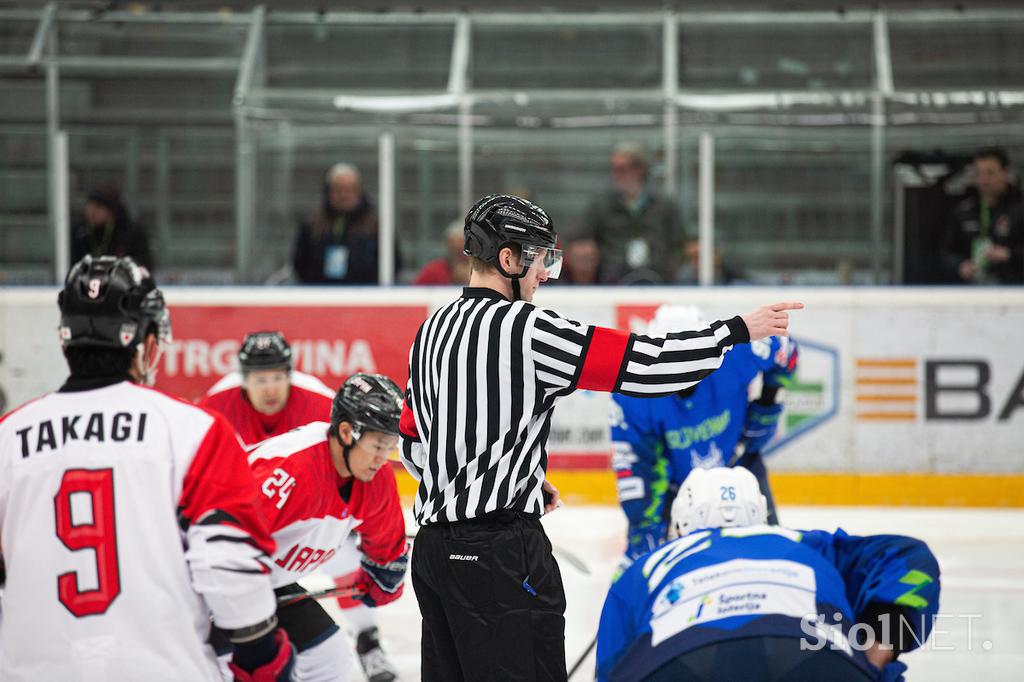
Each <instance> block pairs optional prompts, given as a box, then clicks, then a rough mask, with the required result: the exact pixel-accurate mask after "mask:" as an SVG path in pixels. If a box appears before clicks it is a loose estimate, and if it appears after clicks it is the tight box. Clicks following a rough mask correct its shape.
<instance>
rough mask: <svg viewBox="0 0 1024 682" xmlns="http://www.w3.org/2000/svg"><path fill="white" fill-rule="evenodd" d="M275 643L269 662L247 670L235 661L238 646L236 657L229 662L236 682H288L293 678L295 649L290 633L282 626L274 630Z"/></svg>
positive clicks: (236, 655)
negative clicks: (274, 650) (289, 637)
mask: <svg viewBox="0 0 1024 682" xmlns="http://www.w3.org/2000/svg"><path fill="white" fill-rule="evenodd" d="M273 645H274V646H276V647H277V652H276V653H275V654H274V657H273V658H272V659H271V660H270V662H269V663H265V664H263V665H261V666H259V667H258V668H255V669H254V670H245V669H243V668H241V667H239V666H238V665H237V664H236V663H235V660H238V658H239V648H240V647H236V649H235V659H234V660H232V661H230V662H229V663H228V668H230V669H231V674H232V675H234V677H235V682H288V680H290V679H291V678H292V668H294V667H295V650H294V648H293V647H292V644H291V642H289V641H288V634H287V633H286V632H285V631H284V630H282V629H281V628H277V630H275V631H274V634H273Z"/></svg>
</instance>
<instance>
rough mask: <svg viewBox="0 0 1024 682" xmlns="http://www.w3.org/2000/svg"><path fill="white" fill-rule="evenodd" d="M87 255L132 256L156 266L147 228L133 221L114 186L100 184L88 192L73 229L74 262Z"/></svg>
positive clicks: (72, 251) (150, 265)
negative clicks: (147, 236)
mask: <svg viewBox="0 0 1024 682" xmlns="http://www.w3.org/2000/svg"><path fill="white" fill-rule="evenodd" d="M85 256H93V257H94V258H95V257H98V256H117V257H118V258H124V257H125V256H129V257H130V258H131V259H132V260H134V261H135V262H136V263H137V264H139V265H141V266H143V267H145V268H146V269H148V270H150V271H152V269H153V256H152V254H151V253H150V250H149V240H148V239H147V238H146V231H145V230H144V229H142V227H141V226H140V225H136V224H135V223H133V222H132V220H131V218H130V217H129V216H128V210H127V209H126V208H125V207H124V204H123V203H121V195H120V193H119V192H118V191H117V188H115V187H113V186H111V185H99V186H97V187H96V188H94V189H93V190H92V191H91V192H89V196H88V198H87V199H86V202H85V208H83V209H82V219H81V221H79V222H78V223H76V224H75V226H74V228H73V229H72V231H71V262H72V263H77V262H78V261H80V260H82V258H84V257H85Z"/></svg>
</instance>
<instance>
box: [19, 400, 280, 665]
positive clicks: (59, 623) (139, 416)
mask: <svg viewBox="0 0 1024 682" xmlns="http://www.w3.org/2000/svg"><path fill="white" fill-rule="evenodd" d="M273 548H274V545H273V540H272V539H271V537H270V535H269V532H268V530H267V526H266V521H265V520H264V519H263V518H262V515H261V514H260V513H259V501H258V492H257V489H256V486H255V484H254V481H253V480H252V477H251V475H250V474H249V470H248V467H247V466H246V461H245V454H244V452H243V450H242V448H241V446H240V444H239V442H238V439H237V437H236V436H235V434H234V432H233V430H232V429H231V427H230V426H229V425H228V423H227V422H226V421H225V420H224V418H223V417H221V416H219V415H214V414H212V413H209V412H206V411H204V410H201V409H199V408H197V407H195V406H193V405H190V404H188V403H185V402H183V401H179V400H177V399H175V398H171V397H169V396H167V395H164V394H163V393H160V392H158V391H154V390H151V389H147V388H143V387H140V386H137V385H135V384H132V383H129V382H127V381H122V382H119V383H114V384H111V385H107V386H103V387H100V388H92V389H89V390H80V391H68V392H58V393H52V394H48V395H46V396H44V397H42V398H39V399H37V400H35V401H33V402H31V403H28V404H26V405H25V406H23V407H21V408H20V409H18V410H16V411H14V412H12V413H10V414H8V415H7V416H6V417H4V418H3V419H2V420H0V552H2V554H3V558H4V560H5V561H6V564H7V585H6V589H5V591H4V596H3V614H4V617H3V621H2V626H0V627H2V629H0V679H2V680H4V682H8V681H11V680H125V681H128V680H133V681H134V680H209V681H210V682H213V681H214V680H219V679H220V678H219V674H218V671H217V665H216V659H215V657H214V655H213V652H212V649H211V648H210V647H209V646H208V645H207V644H206V641H207V637H208V635H209V631H210V616H211V612H212V615H213V618H214V621H215V622H216V623H217V624H218V625H219V626H221V627H223V628H226V629H236V628H242V627H248V626H251V625H255V624H257V623H260V622H262V621H265V620H266V619H267V618H269V617H270V616H271V615H272V614H273V613H274V611H275V608H276V604H275V601H274V596H273V592H272V591H271V587H270V580H269V573H270V562H269V557H268V554H270V553H271V552H272V551H273Z"/></svg>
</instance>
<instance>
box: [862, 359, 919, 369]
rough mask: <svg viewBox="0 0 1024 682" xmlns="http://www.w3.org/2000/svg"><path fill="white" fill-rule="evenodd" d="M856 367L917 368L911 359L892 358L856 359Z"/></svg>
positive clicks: (915, 362)
mask: <svg viewBox="0 0 1024 682" xmlns="http://www.w3.org/2000/svg"><path fill="white" fill-rule="evenodd" d="M857 366H858V367H908V368H913V367H917V360H914V359H913V358H898V359H897V358H893V359H891V360H880V359H875V358H857Z"/></svg>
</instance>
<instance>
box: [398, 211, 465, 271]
mask: <svg viewBox="0 0 1024 682" xmlns="http://www.w3.org/2000/svg"><path fill="white" fill-rule="evenodd" d="M444 236H445V244H446V247H445V248H446V249H447V253H446V254H445V255H444V256H443V257H441V258H435V259H434V260H432V261H430V262H429V263H427V264H426V265H424V266H423V269H422V270H420V271H419V272H418V273H416V278H415V279H414V280H413V281H412V283H413V284H418V285H428V286H429V285H435V286H439V285H444V284H466V283H468V282H469V256H467V255H466V254H465V252H464V251H463V248H464V246H465V243H466V238H465V235H464V228H463V225H462V221H459V220H456V221H454V222H452V223H451V224H450V225H449V226H448V229H447V230H445V231H444Z"/></svg>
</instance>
